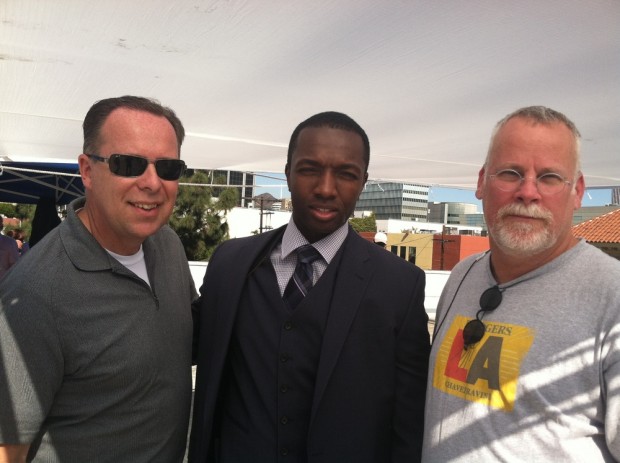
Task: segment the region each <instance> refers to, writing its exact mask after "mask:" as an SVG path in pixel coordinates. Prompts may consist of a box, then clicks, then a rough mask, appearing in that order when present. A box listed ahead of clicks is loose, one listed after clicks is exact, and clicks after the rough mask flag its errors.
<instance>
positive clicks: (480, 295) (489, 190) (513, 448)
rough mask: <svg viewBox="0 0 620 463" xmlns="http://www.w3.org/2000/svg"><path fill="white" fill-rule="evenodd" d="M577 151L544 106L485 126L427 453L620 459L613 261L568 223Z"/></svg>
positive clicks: (440, 333) (432, 398)
mask: <svg viewBox="0 0 620 463" xmlns="http://www.w3.org/2000/svg"><path fill="white" fill-rule="evenodd" d="M579 151H580V135H579V132H578V130H577V128H576V127H575V125H574V124H573V122H571V121H570V120H569V119H568V118H567V117H566V116H565V115H563V114H561V113H559V112H557V111H554V110H552V109H549V108H546V107H543V106H532V107H527V108H522V109H519V110H517V111H515V112H514V113H511V114H509V115H508V116H506V117H505V118H504V119H502V120H501V121H500V122H499V123H498V124H497V126H496V128H495V130H494V132H493V136H492V138H491V143H490V146H489V150H488V155H487V158H486V161H485V163H484V166H483V167H482V169H481V170H480V173H479V176H478V187H477V190H476V197H477V198H479V199H481V200H482V204H483V209H484V217H485V220H486V223H487V226H488V230H489V241H490V251H487V252H485V253H483V254H481V255H477V256H472V257H470V258H468V259H465V260H464V261H463V262H461V263H459V264H458V265H457V266H456V267H455V268H454V270H453V271H452V274H451V275H450V278H449V280H448V282H447V284H446V286H445V288H444V290H443V293H442V296H441V298H440V301H439V306H438V309H437V317H436V321H437V324H436V328H435V332H434V335H433V348H432V354H431V362H430V370H429V383H428V392H427V400H426V422H425V426H426V429H425V435H424V453H423V460H424V461H426V462H438V461H451V462H470V461H477V462H483V461H562V462H584V461H585V462H589V463H594V462H608V461H620V291H619V290H618V282H620V262H618V260H616V259H613V258H612V257H610V256H608V255H606V254H604V253H603V252H602V251H600V250H599V249H597V248H595V247H593V246H591V245H589V244H587V243H586V242H585V241H584V240H580V239H577V238H575V237H574V236H573V235H572V233H571V228H572V218H573V211H574V210H575V209H577V208H579V207H580V205H581V198H582V196H583V193H584V190H585V182H584V178H583V174H582V173H581V167H580V153H579Z"/></svg>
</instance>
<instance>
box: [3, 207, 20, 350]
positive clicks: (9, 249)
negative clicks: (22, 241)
mask: <svg viewBox="0 0 620 463" xmlns="http://www.w3.org/2000/svg"><path fill="white" fill-rule="evenodd" d="M3 228H4V218H3V217H2V216H1V215H0V232H1V231H2V229H3ZM18 259H19V249H18V248H17V243H16V242H15V240H14V239H13V238H11V237H10V236H6V235H3V234H1V233H0V280H2V278H3V277H4V275H5V274H6V273H7V272H8V271H9V269H10V268H11V267H13V265H15V264H16V263H17V261H18ZM1 353H2V352H1V351H0V354H1Z"/></svg>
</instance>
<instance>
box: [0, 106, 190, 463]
mask: <svg viewBox="0 0 620 463" xmlns="http://www.w3.org/2000/svg"><path fill="white" fill-rule="evenodd" d="M183 137H184V129H183V126H182V124H181V121H180V120H179V119H178V118H177V116H176V115H175V114H174V112H173V111H172V110H170V109H169V108H165V107H163V106H161V105H160V104H159V103H157V102H156V101H153V100H149V99H146V98H141V97H132V96H126V97H120V98H110V99H106V100H102V101H99V102H97V103H96V104H95V105H93V107H91V109H90V110H89V112H88V114H87V115H86V119H85V121H84V152H83V154H80V156H79V157H78V162H79V166H80V173H81V176H82V180H83V183H84V186H85V189H86V198H81V199H78V200H76V201H74V202H73V203H71V205H70V206H69V209H68V215H67V219H66V220H65V221H64V222H63V223H62V224H61V225H59V226H58V227H56V228H55V229H54V230H53V231H51V232H50V233H49V234H48V235H46V236H45V238H44V239H43V240H42V241H41V242H40V243H39V244H38V245H37V246H36V247H34V248H33V249H32V250H31V251H30V252H29V253H28V254H26V256H24V257H23V258H22V259H21V260H20V262H19V264H18V265H17V266H15V267H14V269H13V270H12V271H11V272H10V274H8V275H7V277H6V278H4V279H3V280H2V282H1V283H0V397H1V399H0V461H10V462H13V461H16V462H20V461H26V459H27V460H28V461H31V460H33V461H45V462H95V461H96V462H115V463H118V462H132V463H137V462H147V461H148V462H166V463H168V462H180V461H182V460H183V456H184V452H185V440H186V436H187V425H188V417H189V406H190V400H191V340H192V320H191V310H190V305H191V301H192V300H193V299H194V297H195V296H196V291H195V288H194V285H193V282H192V278H191V275H190V271H189V266H188V264H187V260H186V258H185V254H184V251H183V247H182V245H181V242H180V240H179V239H178V237H177V236H176V235H175V233H174V232H173V231H172V230H171V229H170V228H169V227H168V226H167V225H166V223H167V222H168V219H169V217H170V214H171V212H172V208H173V206H174V202H175V199H176V194H177V189H178V179H179V176H180V175H181V174H182V172H183V170H184V163H183V161H181V160H180V159H179V156H180V147H181V143H182V141H183Z"/></svg>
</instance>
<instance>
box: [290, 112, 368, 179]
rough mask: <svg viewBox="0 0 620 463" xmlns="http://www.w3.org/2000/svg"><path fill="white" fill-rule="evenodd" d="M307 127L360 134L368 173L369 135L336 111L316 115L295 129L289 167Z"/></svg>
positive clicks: (291, 142) (351, 120)
mask: <svg viewBox="0 0 620 463" xmlns="http://www.w3.org/2000/svg"><path fill="white" fill-rule="evenodd" d="M307 127H314V128H319V127H329V128H330V129H340V130H346V131H348V132H354V133H356V134H358V135H359V136H360V137H362V142H363V143H364V163H365V164H366V171H368V163H369V162H370V142H369V141H368V135H366V132H364V129H362V127H361V126H360V125H359V124H358V123H357V122H355V121H354V120H353V119H352V118H351V117H349V116H347V115H346V114H343V113H339V112H336V111H326V112H322V113H318V114H315V115H314V116H311V117H309V118H308V119H306V120H305V121H303V122H302V123H300V124H299V125H298V126H297V127H296V128H295V130H293V134H292V135H291V140H290V141H289V144H288V153H287V156H286V164H287V165H288V166H290V164H291V159H292V157H293V152H294V151H295V148H297V140H298V138H299V134H300V132H301V131H302V130H303V129H305V128H307Z"/></svg>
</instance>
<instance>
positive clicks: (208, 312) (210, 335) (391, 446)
mask: <svg viewBox="0 0 620 463" xmlns="http://www.w3.org/2000/svg"><path fill="white" fill-rule="evenodd" d="M283 230H284V227H282V228H280V229H278V230H274V231H271V232H268V233H264V234H261V235H258V236H252V237H248V238H241V239H234V240H230V241H227V242H225V243H223V244H222V245H221V246H219V247H218V248H217V250H216V251H215V253H214V254H213V256H212V258H211V260H210V262H209V265H208V267H207V272H206V275H205V279H204V283H203V285H202V287H201V288H200V293H201V297H200V299H199V300H198V302H197V303H196V304H195V306H194V311H195V328H196V330H197V332H199V343H198V344H197V350H196V355H197V357H196V360H197V364H198V370H197V378H196V393H195V399H194V413H193V423H192V432H191V441H190V454H189V460H190V462H206V461H208V462H213V461H215V460H214V459H213V457H212V456H211V455H213V448H212V444H213V432H214V413H215V410H216V406H217V403H218V397H219V395H220V386H221V383H222V377H223V371H224V366H225V362H226V355H227V351H228V346H229V342H230V338H231V333H232V330H233V325H234V323H235V316H236V312H237V307H238V304H239V299H240V295H241V292H242V290H243V285H244V282H245V279H246V277H247V275H248V273H249V272H250V271H251V270H252V269H253V268H254V267H255V266H256V265H258V263H259V262H261V261H262V260H264V259H269V255H268V251H267V250H268V249H270V248H271V245H272V244H273V243H274V242H275V241H277V240H279V239H281V235H282V233H283ZM343 246H344V248H343V249H342V252H343V254H342V258H341V260H340V268H339V269H338V272H337V277H336V281H335V285H334V294H333V298H332V303H331V307H330V312H329V318H328V322H327V326H326V328H325V333H324V337H323V345H322V349H321V357H320V362H319V366H318V371H317V377H316V383H315V391H314V400H313V403H312V412H311V419H310V425H309V432H308V436H307V440H308V461H309V462H312V463H318V462H333V463H342V462H356V463H359V462H369V463H370V462H377V463H385V462H389V461H394V462H396V461H398V462H401V461H402V462H407V463H412V462H415V461H418V460H419V459H420V454H421V446H422V434H423V429H424V400H425V392H426V379H427V370H428V356H429V351H430V341H429V334H428V328H427V322H428V317H427V315H426V312H425V310H424V285H425V274H424V272H423V271H422V270H420V269H419V268H418V267H416V266H414V265H412V264H410V263H409V262H406V261H405V260H404V259H401V258H400V257H397V256H395V255H394V254H392V253H390V252H388V251H386V250H385V249H382V248H380V247H379V246H377V245H375V244H373V243H370V242H368V241H366V240H364V239H363V238H361V237H360V236H359V235H358V234H357V233H356V232H355V231H353V230H352V229H349V233H348V235H347V238H346V240H345V242H344V243H343Z"/></svg>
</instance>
